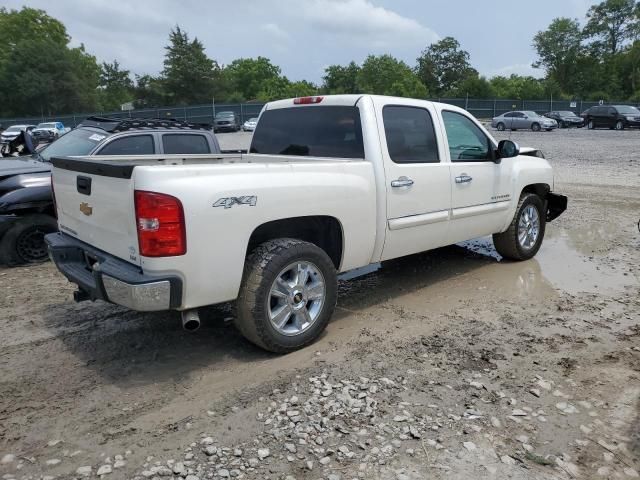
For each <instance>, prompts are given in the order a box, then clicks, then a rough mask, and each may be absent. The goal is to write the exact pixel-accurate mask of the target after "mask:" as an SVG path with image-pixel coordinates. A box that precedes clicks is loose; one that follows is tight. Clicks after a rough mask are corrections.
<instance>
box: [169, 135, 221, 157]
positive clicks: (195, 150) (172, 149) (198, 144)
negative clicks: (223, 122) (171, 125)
mask: <svg viewBox="0 0 640 480" xmlns="http://www.w3.org/2000/svg"><path fill="white" fill-rule="evenodd" d="M162 145H163V147H164V153H166V154H180V155H182V154H184V155H187V154H203V153H211V150H210V149H209V143H208V142H207V139H206V138H205V136H204V135H184V134H178V135H176V134H169V135H164V136H163V137H162Z"/></svg>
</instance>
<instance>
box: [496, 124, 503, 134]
mask: <svg viewBox="0 0 640 480" xmlns="http://www.w3.org/2000/svg"><path fill="white" fill-rule="evenodd" d="M496 129H497V130H498V131H499V132H504V123H502V122H500V123H499V124H498V125H496Z"/></svg>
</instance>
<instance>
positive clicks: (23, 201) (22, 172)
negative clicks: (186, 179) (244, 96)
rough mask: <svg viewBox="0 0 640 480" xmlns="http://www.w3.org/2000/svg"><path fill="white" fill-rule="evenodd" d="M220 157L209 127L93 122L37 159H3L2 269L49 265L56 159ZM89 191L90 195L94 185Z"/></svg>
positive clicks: (0, 188)
mask: <svg viewBox="0 0 640 480" xmlns="http://www.w3.org/2000/svg"><path fill="white" fill-rule="evenodd" d="M219 153H220V146H219V144H218V141H217V139H216V138H215V136H214V135H213V133H212V132H211V126H210V125H204V124H190V123H184V122H175V121H166V120H161V121H160V120H159V121H155V120H119V119H109V118H100V117H90V118H87V119H86V120H85V121H84V122H82V124H81V125H80V126H78V128H76V129H74V130H72V131H71V132H69V133H68V134H66V135H64V136H62V137H60V138H59V139H58V140H57V141H55V142H53V143H51V144H50V145H48V146H47V147H45V148H44V149H43V150H41V151H40V152H38V153H36V154H34V155H33V156H26V157H17V158H12V159H1V160H0V264H8V265H20V264H25V263H38V262H42V261H44V260H46V259H47V249H46V246H45V243H44V235H45V234H46V233H50V232H54V231H56V230H57V222H56V219H55V212H54V205H53V198H52V195H51V172H50V171H51V164H50V161H51V159H52V158H54V157H65V156H70V155H86V156H105V155H109V156H110V158H111V157H112V156H114V155H154V154H162V155H165V154H179V155H185V154H219ZM154 158H155V157H154ZM154 161H156V162H157V161H159V160H154ZM83 185H84V184H82V180H78V184H77V188H78V191H82V188H85V187H84V186H83ZM86 188H88V189H89V190H88V191H89V193H90V192H91V185H90V184H89V185H88V187H86Z"/></svg>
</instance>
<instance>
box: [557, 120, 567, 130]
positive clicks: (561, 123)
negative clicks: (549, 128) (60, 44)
mask: <svg viewBox="0 0 640 480" xmlns="http://www.w3.org/2000/svg"><path fill="white" fill-rule="evenodd" d="M559 127H560V128H567V124H566V123H565V122H564V121H560V125H559Z"/></svg>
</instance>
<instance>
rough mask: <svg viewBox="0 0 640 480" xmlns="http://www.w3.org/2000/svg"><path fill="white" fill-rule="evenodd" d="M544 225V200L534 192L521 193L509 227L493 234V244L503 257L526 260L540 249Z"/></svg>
mask: <svg viewBox="0 0 640 480" xmlns="http://www.w3.org/2000/svg"><path fill="white" fill-rule="evenodd" d="M532 213H533V215H532ZM545 227H546V207H545V201H544V200H542V199H541V198H540V197H539V196H538V195H536V194H535V193H523V194H522V195H521V196H520V201H519V202H518V208H516V214H515V215H514V216H513V220H512V221H511V224H510V225H509V228H507V230H506V231H504V232H502V233H496V234H494V235H493V245H494V246H495V247H496V250H497V252H498V253H499V254H500V255H502V256H503V257H504V258H508V259H509V260H528V259H530V258H532V257H533V256H535V254H536V253H538V250H540V246H541V245H542V240H543V239H544V232H545ZM534 234H535V235H534Z"/></svg>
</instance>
